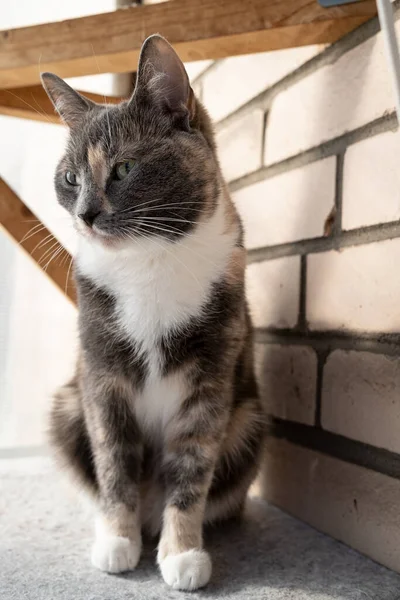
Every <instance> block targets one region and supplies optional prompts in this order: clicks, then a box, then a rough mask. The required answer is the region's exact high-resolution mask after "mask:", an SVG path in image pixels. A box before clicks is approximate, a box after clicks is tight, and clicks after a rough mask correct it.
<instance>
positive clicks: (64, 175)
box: [42, 35, 265, 590]
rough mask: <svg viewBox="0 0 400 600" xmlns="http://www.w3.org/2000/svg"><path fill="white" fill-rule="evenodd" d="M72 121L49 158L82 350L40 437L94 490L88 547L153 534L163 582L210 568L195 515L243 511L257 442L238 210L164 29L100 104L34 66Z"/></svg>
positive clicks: (195, 581) (129, 544) (112, 550)
mask: <svg viewBox="0 0 400 600" xmlns="http://www.w3.org/2000/svg"><path fill="white" fill-rule="evenodd" d="M42 82H43V86H44V88H45V90H46V91H47V94H48V95H49V97H50V99H51V100H52V102H53V104H54V106H55V108H56V110H57V111H58V113H59V114H60V116H61V118H62V119H63V121H64V123H65V124H66V125H67V126H68V127H69V140H68V143H67V149H66V153H65V156H64V157H63V158H62V159H61V161H60V163H59V165H58V167H57V169H56V175H55V188H56V193H57V197H58V201H59V202H60V204H61V205H62V206H63V207H64V208H65V209H66V210H67V211H68V212H69V213H70V215H71V217H72V219H73V223H74V225H75V227H76V229H77V231H78V240H79V244H78V250H77V255H76V257H75V280H76V286H77V293H78V305H79V330H80V354H79V359H78V364H77V369H76V373H75V376H74V378H73V380H72V381H71V382H70V383H69V384H67V385H65V386H64V387H63V388H61V390H60V391H59V392H58V393H57V394H56V396H55V398H54V402H53V405H52V409H51V415H50V438H51V443H52V446H53V447H54V449H55V451H56V456H57V457H58V459H59V461H60V464H61V465H62V466H63V467H66V468H67V469H68V470H69V472H70V473H71V474H72V475H73V477H74V478H75V480H76V482H77V483H78V484H80V485H81V486H83V487H84V489H85V490H86V491H87V492H89V493H90V494H91V496H92V498H93V500H94V502H95V506H96V519H95V542H94V546H93V549H92V563H93V565H94V566H95V567H98V568H99V569H101V570H104V571H107V572H110V573H117V572H122V571H126V570H131V569H134V568H135V567H136V565H137V563H138V561H139V558H140V552H141V532H142V530H145V529H147V530H149V531H150V532H151V533H152V534H154V535H156V534H160V541H159V544H158V555H157V562H158V565H159V567H160V570H161V574H162V576H163V578H164V580H165V582H166V583H167V584H169V585H170V586H172V587H173V588H175V589H181V590H193V589H196V588H199V587H202V586H204V585H206V584H207V582H208V581H209V579H210V576H211V560H210V557H209V554H208V553H207V551H206V550H204V548H203V535H202V531H203V525H204V524H206V523H211V522H216V521H219V520H222V519H226V518H230V517H233V516H235V515H238V514H239V513H240V512H241V510H242V508H243V505H244V502H245V498H246V495H247V491H248V488H249V486H250V484H251V482H252V481H253V480H254V478H255V476H256V474H257V471H258V468H259V464H260V460H261V456H262V449H263V440H264V437H265V417H264V412H263V408H262V406H261V403H260V400H259V395H258V390H257V384H256V381H255V377H254V372H253V359H252V355H253V343H252V328H251V322H250V318H249V312H248V308H247V304H246V298H245V287H244V273H245V264H246V253H245V248H244V244H243V232H242V226H241V222H240V220H239V217H238V214H237V212H236V210H235V208H234V205H233V203H232V201H231V199H230V197H229V194H228V191H227V187H226V184H225V183H224V180H223V177H222V175H221V171H220V167H219V164H218V159H217V155H216V145H215V140H214V135H213V131H212V125H211V121H210V118H209V117H208V115H207V112H206V110H205V109H204V108H203V106H202V105H201V103H200V102H199V101H198V100H197V99H196V98H195V96H194V93H193V91H192V89H191V87H190V84H189V80H188V76H187V74H186V71H185V68H184V66H183V63H182V62H181V60H180V59H179V57H178V55H177V54H176V53H175V51H174V50H173V48H172V47H171V46H170V45H169V43H168V42H167V41H166V40H165V39H164V38H162V37H161V36H159V35H154V36H151V37H149V38H147V40H146V41H145V42H144V44H143V46H142V49H141V54H140V58H139V66H138V71H137V80H136V86H135V90H134V93H133V95H132V97H131V98H130V99H129V100H127V101H124V102H121V103H120V104H117V105H112V106H109V105H98V104H95V103H93V102H92V101H89V100H88V99H86V98H84V97H82V96H81V95H80V94H78V93H77V92H76V91H74V90H73V89H72V88H71V87H70V86H69V85H68V84H67V83H65V82H64V81H63V80H62V79H60V78H59V77H57V76H56V75H54V74H51V73H43V74H42Z"/></svg>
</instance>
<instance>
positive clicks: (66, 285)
mask: <svg viewBox="0 0 400 600" xmlns="http://www.w3.org/2000/svg"><path fill="white" fill-rule="evenodd" d="M67 256H69V255H68V253H67ZM73 262H74V257H73V256H71V260H70V261H69V266H68V271H67V277H66V279H65V290H64V291H65V294H66V295H67V293H68V281H69V275H70V272H71V267H72V263H73Z"/></svg>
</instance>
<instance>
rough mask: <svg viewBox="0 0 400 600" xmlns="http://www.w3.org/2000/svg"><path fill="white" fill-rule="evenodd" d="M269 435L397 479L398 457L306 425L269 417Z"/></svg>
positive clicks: (398, 472)
mask: <svg viewBox="0 0 400 600" xmlns="http://www.w3.org/2000/svg"><path fill="white" fill-rule="evenodd" d="M270 435H272V436H273V437H275V438H278V439H284V440H286V441H288V442H290V443H292V444H295V445H296V446H301V447H303V448H307V449H309V450H313V451H315V452H320V453H322V454H325V455H327V456H331V457H332V458H336V459H338V460H342V461H344V462H347V463H351V464H354V465H357V466H360V467H364V468H366V469H370V470H371V471H375V472H377V473H382V474H384V475H387V476H388V477H392V478H394V479H400V455H399V454H396V453H395V452H393V451H390V450H386V449H384V448H378V447H376V446H372V445H371V444H367V443H365V442H360V441H358V440H353V439H350V438H348V437H345V436H343V435H339V434H337V433H331V432H330V431H326V430H323V429H320V428H317V427H313V426H310V425H303V424H302V423H295V422H293V421H285V420H284V419H277V418H271V425H270Z"/></svg>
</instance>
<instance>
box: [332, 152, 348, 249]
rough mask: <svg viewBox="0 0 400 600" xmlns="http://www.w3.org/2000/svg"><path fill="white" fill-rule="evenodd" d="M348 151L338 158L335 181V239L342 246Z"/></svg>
mask: <svg viewBox="0 0 400 600" xmlns="http://www.w3.org/2000/svg"><path fill="white" fill-rule="evenodd" d="M345 153H346V150H344V151H343V152H341V153H340V154H338V155H337V157H336V179H335V209H336V215H335V221H334V225H333V237H334V238H335V239H337V240H338V242H339V244H340V236H341V234H342V225H343V223H342V221H343V219H342V217H343V174H344V157H345Z"/></svg>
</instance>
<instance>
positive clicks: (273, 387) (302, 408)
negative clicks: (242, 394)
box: [256, 344, 317, 425]
mask: <svg viewBox="0 0 400 600" xmlns="http://www.w3.org/2000/svg"><path fill="white" fill-rule="evenodd" d="M256 369H257V378H258V381H259V385H260V391H261V394H262V397H263V399H264V402H265V407H266V409H267V412H268V414H270V415H274V416H275V417H279V418H280V419H289V420H290V421H297V422H299V423H305V424H307V425H314V416H315V398H316V381H317V357H316V354H315V352H314V350H312V349H311V348H307V347H306V346H282V345H279V344H258V345H257V349H256Z"/></svg>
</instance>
